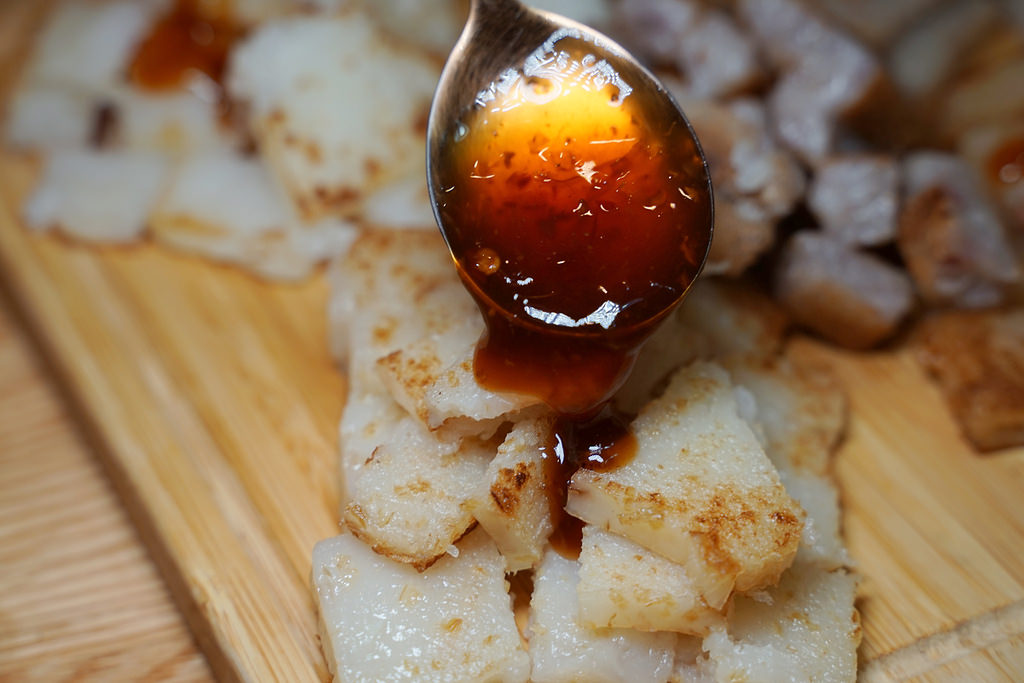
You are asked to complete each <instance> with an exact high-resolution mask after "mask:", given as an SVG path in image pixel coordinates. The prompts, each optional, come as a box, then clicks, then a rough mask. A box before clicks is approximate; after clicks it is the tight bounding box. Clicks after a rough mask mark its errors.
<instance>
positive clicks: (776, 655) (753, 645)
mask: <svg viewBox="0 0 1024 683" xmlns="http://www.w3.org/2000/svg"><path fill="white" fill-rule="evenodd" d="M766 594H767V598H768V599H763V598H762V599H755V598H753V597H746V596H739V597H737V598H736V599H735V601H734V603H733V605H732V609H731V611H730V613H729V621H728V626H727V628H726V629H724V630H719V631H715V632H713V633H712V634H711V635H710V636H708V637H707V638H705V639H704V649H705V650H706V651H707V652H708V655H709V657H710V660H711V662H710V667H709V668H711V669H712V670H713V671H714V678H715V680H717V681H744V680H749V681H764V682H765V683H776V682H778V683H782V682H783V681H794V680H797V681H836V682H837V683H838V682H843V681H853V680H855V679H856V678H857V647H858V646H859V645H860V640H861V627H860V616H859V614H858V612H857V609H856V608H855V607H854V600H855V598H856V594H857V580H856V578H855V577H854V576H852V575H851V574H849V573H847V572H846V571H845V570H843V569H837V570H834V571H828V570H825V569H823V568H821V567H818V566H815V565H804V564H799V565H794V566H793V568H792V569H790V570H789V571H787V572H786V573H785V574H783V575H782V580H781V581H780V582H779V585H778V586H774V587H772V588H770V589H768V590H767V591H766Z"/></svg>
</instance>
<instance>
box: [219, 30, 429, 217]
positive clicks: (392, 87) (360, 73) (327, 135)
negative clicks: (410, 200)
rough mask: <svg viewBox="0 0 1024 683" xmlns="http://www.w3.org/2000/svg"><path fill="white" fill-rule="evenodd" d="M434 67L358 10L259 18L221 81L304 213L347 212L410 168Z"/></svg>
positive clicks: (419, 151) (418, 151)
mask: <svg viewBox="0 0 1024 683" xmlns="http://www.w3.org/2000/svg"><path fill="white" fill-rule="evenodd" d="M438 74H439V70H438V68H437V66H436V64H435V63H434V62H433V61H432V60H431V59H429V58H427V57H425V56H423V55H421V54H419V53H415V52H411V51H406V50H402V49H399V48H398V47H396V46H395V45H394V44H392V43H391V42H389V40H388V39H387V38H386V37H385V36H384V35H383V34H382V33H381V32H380V30H379V29H378V28H377V27H376V26H375V24H374V23H373V22H372V20H370V19H369V18H368V17H367V16H366V15H364V14H363V13H361V12H359V11H357V10H351V11H348V12H345V13H344V14H342V15H340V16H337V17H331V18H324V17H318V18H313V17H298V18H289V19H282V20H278V21H271V22H268V23H266V24H264V25H262V26H261V27H260V28H259V29H257V31H256V32H255V33H254V34H253V35H252V36H250V37H249V38H248V39H247V40H246V41H245V42H244V43H242V44H241V45H239V47H238V48H237V49H236V50H235V51H234V53H233V54H232V58H231V65H230V68H229V75H228V79H227V85H228V91H229V93H230V94H231V95H232V97H233V98H235V99H236V100H240V101H243V102H245V103H247V104H248V106H249V111H250V124H251V127H252V130H253V132H254V134H255V136H256V139H257V142H258V144H259V147H260V150H261V152H262V153H263V154H264V155H265V157H266V158H267V160H268V162H269V163H270V165H271V167H272V168H273V169H274V172H275V174H276V176H277V177H278V179H279V180H280V181H281V183H282V184H283V185H284V187H285V188H287V189H288V191H289V193H290V194H291V196H292V199H293V200H294V201H295V203H296V205H297V207H298V208H299V211H300V213H301V214H302V215H303V216H304V217H305V218H307V219H314V218H318V217H322V216H324V215H325V214H328V213H338V212H340V213H352V212H353V211H355V210H356V208H357V202H358V201H359V200H361V199H363V198H365V196H366V195H367V194H369V193H370V192H371V191H372V190H373V189H374V188H376V187H378V186H379V185H381V184H382V183H384V182H386V181H388V180H390V179H393V178H397V177H401V176H403V175H404V174H405V172H406V171H407V170H409V169H412V168H419V167H421V166H422V163H423V154H424V145H425V143H424V137H423V133H424V130H423V129H424V123H425V121H426V113H427V109H428V107H429V104H430V99H431V97H432V96H433V92H434V86H435V85H436V83H437V77H438Z"/></svg>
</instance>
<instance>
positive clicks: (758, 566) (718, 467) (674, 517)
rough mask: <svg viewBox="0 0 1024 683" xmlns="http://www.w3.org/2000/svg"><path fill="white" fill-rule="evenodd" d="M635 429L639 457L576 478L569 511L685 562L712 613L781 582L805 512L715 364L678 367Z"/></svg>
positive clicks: (793, 550) (638, 418)
mask: <svg viewBox="0 0 1024 683" xmlns="http://www.w3.org/2000/svg"><path fill="white" fill-rule="evenodd" d="M631 428H632V431H633V433H634V435H635V436H636V440H637V452H636V457H634V458H633V459H632V460H630V461H629V462H628V463H626V464H624V465H622V466H621V467H619V468H617V469H615V470H612V471H609V472H597V471H594V470H587V469H581V470H579V471H578V472H577V473H576V474H575V475H573V477H572V480H571V482H570V486H569V496H568V502H567V505H566V509H567V510H568V511H569V513H570V514H572V515H574V516H576V517H578V518H579V519H582V520H584V521H585V522H587V523H589V524H594V525H596V526H599V527H602V528H605V529H608V530H609V531H611V532H613V533H616V534H619V535H621V536H624V537H625V538H628V539H630V540H632V541H634V542H636V543H639V544H640V545H642V546H644V547H646V548H648V549H650V550H653V551H654V552H656V553H658V554H660V555H662V556H664V557H666V558H667V559H669V560H672V561H674V562H677V563H679V564H681V565H683V566H684V567H685V568H686V572H687V575H688V576H690V577H691V578H692V579H693V582H694V586H695V588H696V589H697V591H698V593H699V594H700V596H701V597H702V598H703V599H704V600H705V601H706V602H707V604H708V605H710V606H711V607H713V608H719V607H721V606H722V605H723V604H724V602H725V600H726V598H728V596H729V594H730V593H731V592H732V590H733V588H735V589H736V590H740V591H747V590H754V589H757V588H759V587H762V586H766V585H770V584H772V583H774V582H775V581H777V580H778V577H779V574H780V573H781V572H782V571H783V570H784V569H785V568H786V567H787V566H789V563H790V562H792V560H793V556H794V555H795V553H796V551H797V546H798V544H799V540H800V533H801V530H802V528H803V511H802V510H801V509H800V507H799V506H798V505H797V504H796V503H795V502H794V501H793V500H792V499H791V498H790V497H789V496H788V495H787V494H786V492H785V490H784V489H783V487H782V484H781V483H780V481H779V477H778V474H777V472H776V471H775V468H774V467H773V466H772V464H771V462H770V461H769V460H768V458H767V456H766V455H765V453H764V450H763V449H762V447H761V445H760V444H759V443H758V440H757V437H756V436H755V435H754V433H753V431H751V429H750V426H749V425H748V424H747V423H746V422H745V421H744V420H743V419H742V418H741V417H740V415H739V413H738V407H737V403H736V397H735V393H734V387H733V385H732V383H731V382H730V380H729V377H728V374H727V373H726V372H725V371H724V370H723V369H722V368H721V367H720V366H717V365H714V364H711V363H703V362H698V363H694V364H693V365H690V366H687V367H686V368H683V369H682V370H680V371H678V372H677V373H676V374H675V376H674V377H673V378H672V380H671V382H670V383H669V386H668V388H667V389H666V390H665V392H664V393H663V394H662V395H661V397H659V398H658V399H656V400H654V401H652V402H651V403H649V404H648V405H647V406H646V407H645V408H644V409H643V410H642V411H641V412H640V414H639V415H638V416H637V418H636V419H635V420H634V421H633V423H632V427H631Z"/></svg>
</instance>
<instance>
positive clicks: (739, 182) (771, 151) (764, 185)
mask: <svg viewBox="0 0 1024 683" xmlns="http://www.w3.org/2000/svg"><path fill="white" fill-rule="evenodd" d="M667 85H668V86H669V87H670V88H673V89H675V90H678V88H679V86H678V85H677V84H675V83H674V82H673V81H671V80H669V81H667ZM680 94H682V93H680ZM680 100H681V103H682V106H683V109H684V110H685V111H686V113H687V117H688V118H689V120H690V122H691V124H692V125H693V127H694V130H695V131H696V133H697V137H698V138H699V139H700V142H701V147H702V149H703V150H704V154H705V156H706V157H707V161H708V169H709V170H710V172H711V179H712V181H713V183H714V186H715V235H714V239H713V240H712V243H711V253H710V254H709V258H708V263H707V266H706V267H707V269H708V272H709V273H726V274H729V275H737V274H739V273H741V272H742V271H744V270H745V269H746V268H747V267H748V266H750V265H751V264H752V263H753V262H754V261H755V260H756V259H757V258H758V257H759V256H760V255H761V254H763V253H764V252H765V251H767V250H768V249H769V248H770V247H771V245H772V244H773V242H774V239H775V221H776V220H777V219H778V218H779V217H781V216H783V215H785V214H786V213H788V212H789V211H790V210H791V209H792V208H793V205H794V204H795V203H796V201H797V200H798V199H799V198H800V196H801V195H802V194H803V191H804V183H805V181H804V174H803V171H802V170H801V169H800V167H799V165H798V164H797V163H796V161H795V160H794V159H793V157H792V155H791V154H790V153H789V152H787V151H786V150H784V149H781V148H780V147H779V146H778V145H777V144H776V143H775V141H774V139H773V138H772V135H771V132H770V130H769V125H768V122H767V118H766V114H765V111H764V107H763V106H762V105H761V104H760V103H758V102H756V101H753V100H737V101H734V102H732V103H729V104H716V103H712V102H706V101H702V100H694V99H686V98H685V97H680Z"/></svg>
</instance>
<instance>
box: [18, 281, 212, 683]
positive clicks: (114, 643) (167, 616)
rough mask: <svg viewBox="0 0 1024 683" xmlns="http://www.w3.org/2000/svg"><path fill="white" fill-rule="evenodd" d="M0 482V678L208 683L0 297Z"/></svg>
mask: <svg viewBox="0 0 1024 683" xmlns="http://www.w3.org/2000/svg"><path fill="white" fill-rule="evenodd" d="M0 473H2V474H0V568H2V569H0V680H5V681H77V682H80V683H90V682H96V683H99V682H100V681H129V680H131V681H144V682H146V683H157V682H161V683H171V682H172V681H173V682H175V683H204V682H206V681H210V680H211V674H210V671H209V668H208V667H207V666H206V660H205V659H204V658H203V656H202V655H201V654H200V653H199V650H198V648H197V647H196V645H195V643H194V641H193V640H192V637H191V636H190V634H189V632H188V629H187V628H186V626H185V623H184V620H183V619H182V618H181V616H180V614H179V612H178V610H177V609H176V608H175V606H174V603H173V601H172V600H171V598H170V595H169V594H168V593H167V589H166V588H165V587H164V584H163V582H162V581H161V580H160V577H159V575H158V574H157V572H156V569H155V567H154V566H153V565H152V563H151V562H150V561H149V557H148V556H147V555H146V553H145V550H144V549H143V547H142V544H141V542H140V540H139V537H138V535H137V534H136V532H135V530H134V528H133V527H132V525H131V523H130V522H129V520H128V517H127V516H126V515H125V513H124V510H123V509H122V507H121V505H120V504H119V502H118V499H117V497H116V495H115V494H114V491H113V490H112V489H111V487H110V484H109V483H108V482H107V480H106V478H105V477H104V476H103V472H102V471H101V469H100V466H99V463H98V462H97V461H96V459H95V458H94V457H93V453H92V450H91V448H90V446H89V444H88V443H87V442H86V440H85V439H84V437H83V435H82V433H81V431H80V430H79V429H78V428H77V425H76V424H75V418H74V416H72V415H71V414H70V413H69V411H68V408H67V406H66V404H65V402H64V401H63V400H62V396H61V391H60V389H59V388H58V386H57V385H56V384H54V382H53V381H52V377H51V376H50V375H49V373H47V372H46V369H45V366H44V365H43V363H42V359H41V357H39V356H38V354H36V353H35V352H34V350H33V348H32V346H31V341H30V340H29V338H28V337H27V335H26V334H25V331H24V330H23V329H22V326H21V325H20V324H19V323H18V322H17V321H16V320H15V319H14V318H13V317H12V315H11V311H10V308H9V302H8V301H7V300H6V299H4V298H0Z"/></svg>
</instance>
